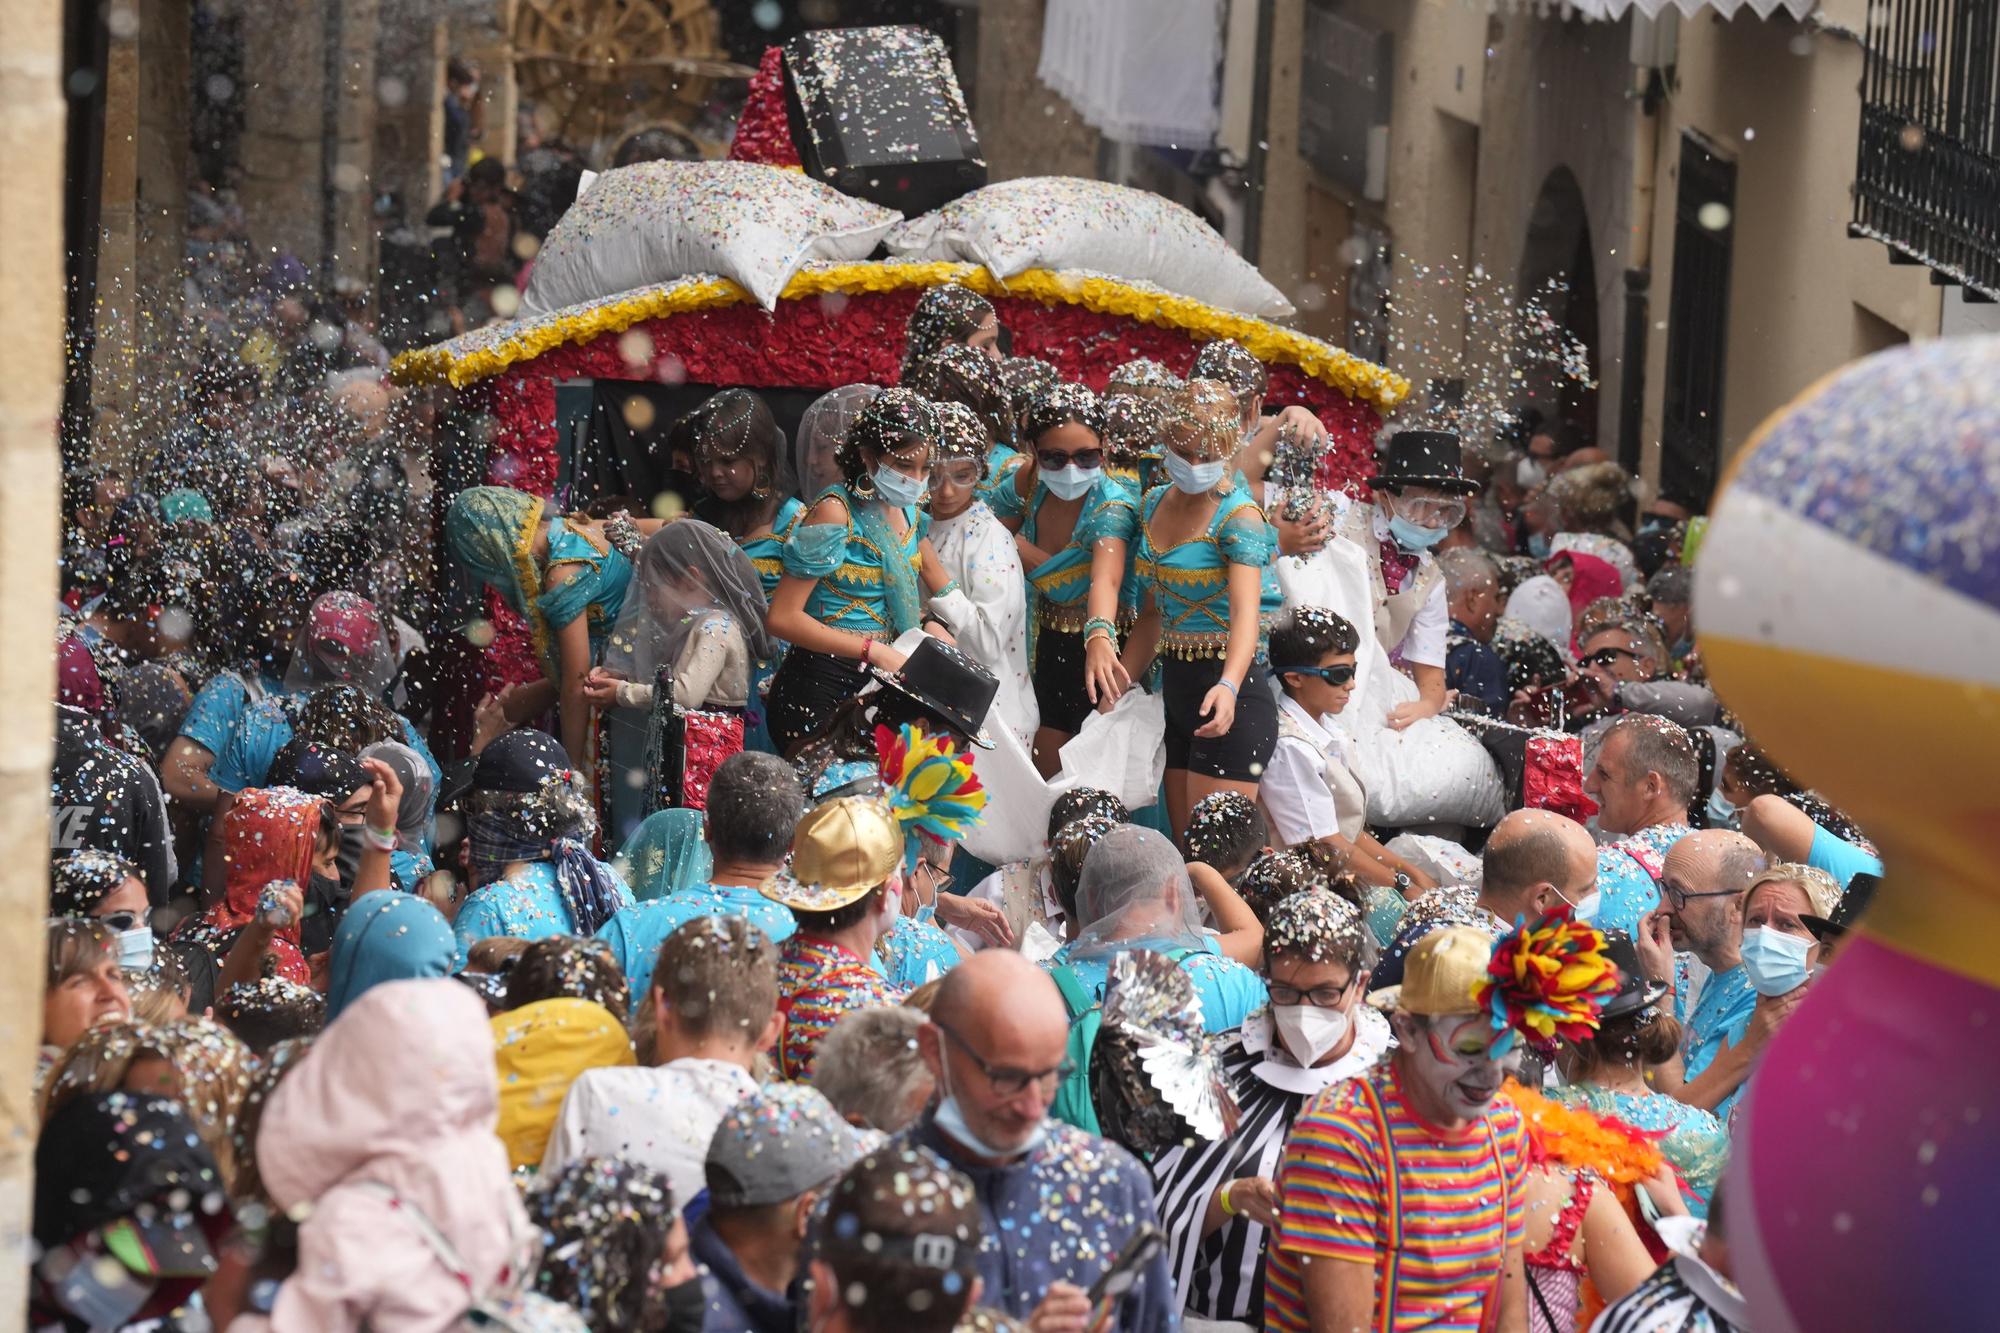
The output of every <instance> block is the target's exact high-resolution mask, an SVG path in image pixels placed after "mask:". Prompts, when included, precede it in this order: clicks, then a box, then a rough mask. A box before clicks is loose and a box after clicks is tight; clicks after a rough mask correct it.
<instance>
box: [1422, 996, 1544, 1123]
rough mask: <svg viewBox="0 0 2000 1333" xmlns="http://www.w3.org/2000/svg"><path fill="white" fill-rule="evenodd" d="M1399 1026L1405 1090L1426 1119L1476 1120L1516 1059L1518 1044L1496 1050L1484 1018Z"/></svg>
mask: <svg viewBox="0 0 2000 1333" xmlns="http://www.w3.org/2000/svg"><path fill="white" fill-rule="evenodd" d="M1398 1026H1399V1028H1402V1029H1403V1030H1402V1031H1399V1032H1398V1033H1397V1036H1398V1038H1399V1039H1404V1050H1405V1051H1406V1052H1407V1059H1406V1063H1405V1064H1404V1069H1405V1070H1406V1071H1407V1072H1408V1074H1409V1076H1410V1083H1411V1085H1412V1086H1411V1087H1410V1089H1409V1091H1410V1093H1411V1096H1412V1099H1413V1100H1414V1101H1415V1102H1416V1103H1417V1105H1416V1110H1417V1111H1418V1113H1419V1114H1421V1115H1423V1116H1424V1117H1425V1118H1426V1119H1437V1120H1441V1121H1447V1122H1449V1121H1460V1120H1472V1119H1475V1118H1477V1117H1478V1116H1480V1115H1481V1114H1483V1113H1484V1112H1485V1110H1486V1108H1487V1107H1489V1106H1491V1105H1492V1104H1493V1099H1494V1098H1495V1097H1497V1096H1499V1095H1500V1085H1501V1084H1502V1083H1504V1082H1505V1081H1506V1079H1507V1075H1508V1073H1509V1072H1511V1070H1512V1067H1513V1065H1514V1064H1515V1063H1516V1061H1517V1060H1518V1052H1519V1050H1520V1044H1519V1043H1518V1042H1517V1043H1511V1044H1510V1046H1509V1048H1508V1049H1506V1050H1499V1049H1496V1045H1495V1039H1496V1034H1495V1033H1494V1031H1493V1022H1492V1020H1491V1019H1490V1018H1488V1017H1487V1016H1486V1015H1485V1014H1448V1015H1443V1016H1439V1017H1424V1016H1419V1015H1406V1016H1404V1018H1403V1022H1402V1023H1400V1024H1398Z"/></svg>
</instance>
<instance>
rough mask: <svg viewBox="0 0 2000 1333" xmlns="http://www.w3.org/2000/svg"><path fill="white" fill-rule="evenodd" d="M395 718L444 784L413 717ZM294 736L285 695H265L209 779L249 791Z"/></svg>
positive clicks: (239, 727)
mask: <svg viewBox="0 0 2000 1333" xmlns="http://www.w3.org/2000/svg"><path fill="white" fill-rule="evenodd" d="M396 721H397V722H399V723H401V724H402V727H403V744H405V745H407V746H409V747H410V748H411V749H412V750H415V751H416V752H417V753H418V754H419V755H421V756H423V761H424V765H425V767H427V768H429V769H430V771H431V781H432V783H433V789H435V788H436V787H442V786H443V785H444V769H443V768H442V767H440V766H439V764H438V761H437V760H436V759H434V758H432V756H431V749H430V746H428V745H426V744H424V738H423V737H422V736H420V735H418V734H417V729H416V728H415V727H413V726H411V725H410V719H408V718H406V717H403V716H401V715H400V714H399V715H398V716H397V718H396ZM291 739H292V715H291V713H290V711H289V710H288V709H287V708H286V706H285V701H284V700H282V699H265V700H264V701H263V702H261V703H257V704H253V705H252V706H251V707H250V708H248V709H247V710H245V712H244V714H243V718H242V720H241V722H239V723H238V725H237V728H236V733H235V735H233V736H232V737H230V740H229V743H228V744H227V745H226V746H224V747H223V749H221V750H220V751H217V752H216V756H215V763H214V765H213V766H212V767H211V768H210V769H209V771H208V778H209V781H211V782H213V783H214V784H215V785H216V786H218V787H220V788H222V789H223V790H224V791H231V792H234V791H246V790H248V789H250V788H252V787H261V786H263V785H264V782H265V779H267V778H268V777H270V775H271V763H272V761H273V760H275V759H276V758H277V757H278V751H280V750H282V749H284V748H285V745H286V743H287V742H289V741H290V740H291Z"/></svg>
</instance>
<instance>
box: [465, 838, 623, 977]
mask: <svg viewBox="0 0 2000 1333" xmlns="http://www.w3.org/2000/svg"><path fill="white" fill-rule="evenodd" d="M605 869H606V870H607V871H609V872H610V874H611V878H612V880H613V881H614V882H615V883H616V884H617V886H618V905H619V907H620V908H626V907H630V906H631V905H632V891H631V890H630V889H628V888H626V887H625V881H624V880H622V879H619V878H618V872H617V871H615V870H612V869H611V867H609V866H606V867H605ZM451 933H452V934H453V935H454V936H455V937H456V938H457V940H458V952H459V956H460V957H464V956H465V955H466V954H468V953H469V952H470V951H471V949H472V946H473V945H475V944H477V943H479V941H481V940H485V939H491V938H493V937H494V936H496V935H507V936H511V937H512V938H514V939H517V940H539V939H546V938H547V937H548V936H550V935H574V934H576V922H575V921H573V920H571V919H570V914H569V907H568V906H567V905H566V904H564V902H563V898H562V890H561V889H560V888H558V887H557V885H556V867H555V863H554V862H553V861H533V862H530V863H529V864H528V865H527V866H526V867H525V868H524V869H523V870H522V871H521V872H520V873H519V874H518V875H516V876H514V877H513V878H512V879H503V880H499V881H497V882H495V883H492V884H488V885H487V886H486V887H485V888H483V889H477V890H474V891H473V894H472V896H471V897H469V898H467V899H466V900H465V906H463V907H461V908H459V909H458V919H457V920H456V921H454V922H452V924H451Z"/></svg>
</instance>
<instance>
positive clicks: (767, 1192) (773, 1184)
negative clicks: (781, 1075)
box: [707, 1083, 862, 1208]
mask: <svg viewBox="0 0 2000 1333" xmlns="http://www.w3.org/2000/svg"><path fill="white" fill-rule="evenodd" d="M861 1151H862V1141H861V1137H860V1135H859V1134H858V1133H857V1132H856V1131H855V1129H854V1127H853V1126H852V1125H850V1124H848V1123H847V1122H846V1121H845V1120H842V1119H841V1118H840V1112H838V1111H836V1110H834V1109H833V1103H832V1102H829V1101H828V1100H827V1099H826V1098H825V1097H824V1096H822V1095H821V1094H820V1093H819V1092H818V1091H817V1090H815V1089H813V1088H809V1087H806V1086H804V1085H803V1084H798V1083H766V1084H765V1085H764V1086H763V1087H762V1088H761V1089H759V1090H758V1091H756V1092H753V1093H751V1094H750V1095H749V1096H747V1097H745V1098H744V1099H743V1100H742V1101H740V1102H738V1103H736V1105H734V1106H732V1107H730V1108H729V1110H728V1112H727V1113H725V1114H724V1115H723V1117H722V1123H721V1124H719V1125H717V1126H716V1127H715V1137H714V1138H712V1139H710V1140H709V1141H708V1172H707V1174H708V1198H709V1202H710V1203H711V1204H713V1205H714V1206H716V1207H718V1208H756V1207H760V1206H762V1205H764V1204H770V1203H783V1202H784V1201H785V1200H787V1199H796V1198H797V1197H798V1196H799V1195H801V1194H804V1193H805V1192H806V1191H808V1190H815V1189H818V1188H820V1187H821V1186H823V1185H826V1184H828V1183H830V1182H832V1181H833V1180H835V1179H836V1178H838V1177H839V1175H840V1173H841V1172H843V1171H845V1170H847V1168H848V1167H849V1166H852V1165H853V1164H854V1162H855V1161H856V1159H858V1158H859V1157H860V1156H861Z"/></svg>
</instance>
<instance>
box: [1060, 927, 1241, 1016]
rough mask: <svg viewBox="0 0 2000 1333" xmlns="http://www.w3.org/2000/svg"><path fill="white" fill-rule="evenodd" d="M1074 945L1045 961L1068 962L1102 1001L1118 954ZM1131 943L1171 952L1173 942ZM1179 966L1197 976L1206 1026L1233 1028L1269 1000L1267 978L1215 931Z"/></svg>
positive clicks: (1063, 964)
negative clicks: (1233, 953) (1083, 954)
mask: <svg viewBox="0 0 2000 1333" xmlns="http://www.w3.org/2000/svg"><path fill="white" fill-rule="evenodd" d="M1072 947H1073V946H1071V945H1067V944H1066V945H1064V946H1063V947H1062V948H1061V949H1058V950H1057V951H1056V953H1055V955H1054V956H1053V957H1052V958H1050V959H1049V960H1048V962H1046V963H1044V964H1043V965H1042V966H1044V967H1046V968H1049V969H1051V970H1053V969H1055V968H1058V967H1067V968H1069V969H1070V970H1071V971H1072V972H1074V973H1075V974H1076V979H1077V981H1078V982H1079V983H1080V984H1081V985H1082V986H1083V989H1084V990H1085V991H1086V992H1088V993H1089V995H1090V997H1091V998H1092V999H1093V1000H1095V1001H1096V1002H1098V1003H1099V1004H1102V1003H1103V1002H1104V987H1105V984H1106V982H1108V981H1109V980H1110V974H1111V959H1112V957H1113V956H1114V955H1112V954H1109V953H1101V954H1097V955H1095V956H1094V957H1090V958H1071V957H1070V950H1071V948H1072ZM1129 947H1131V948H1134V949H1146V948H1152V949H1156V950H1158V951H1160V952H1170V951H1171V950H1172V948H1173V947H1175V946H1172V945H1169V944H1167V943H1166V942H1165V941H1151V942H1149V941H1146V940H1133V941H1132V942H1131V944H1130V946H1129ZM1180 968H1181V971H1183V972H1185V973H1187V974H1188V979H1189V980H1190V981H1192V982H1194V993H1195V998H1197V999H1199V1000H1200V1001H1201V1025H1202V1027H1203V1029H1205V1030H1206V1031H1209V1032H1230V1031H1233V1030H1235V1029H1236V1028H1240V1027H1242V1026H1243V1020H1244V1019H1246V1018H1248V1017H1249V1016H1250V1015H1251V1014H1253V1013H1255V1012H1257V1010H1259V1009H1261V1008H1263V1007H1264V1005H1265V1004H1267V1003H1268V1002H1269V1001H1270V992H1269V991H1267V990H1266V989H1265V988H1264V979H1263V978H1262V977H1260V976H1258V975H1257V974H1256V973H1255V972H1252V971H1251V970H1250V969H1249V968H1247V967H1245V966H1243V964H1241V963H1239V962H1237V961H1236V960H1235V959H1233V958H1226V957H1224V956H1223V953H1222V947H1221V946H1220V945H1218V944H1217V943H1216V942H1215V937H1214V936H1212V935H1205V936H1203V937H1202V942H1201V946H1200V948H1199V950H1198V951H1197V952H1194V953H1190V954H1188V955H1186V956H1185V957H1183V958H1182V959H1181V960H1180Z"/></svg>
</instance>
